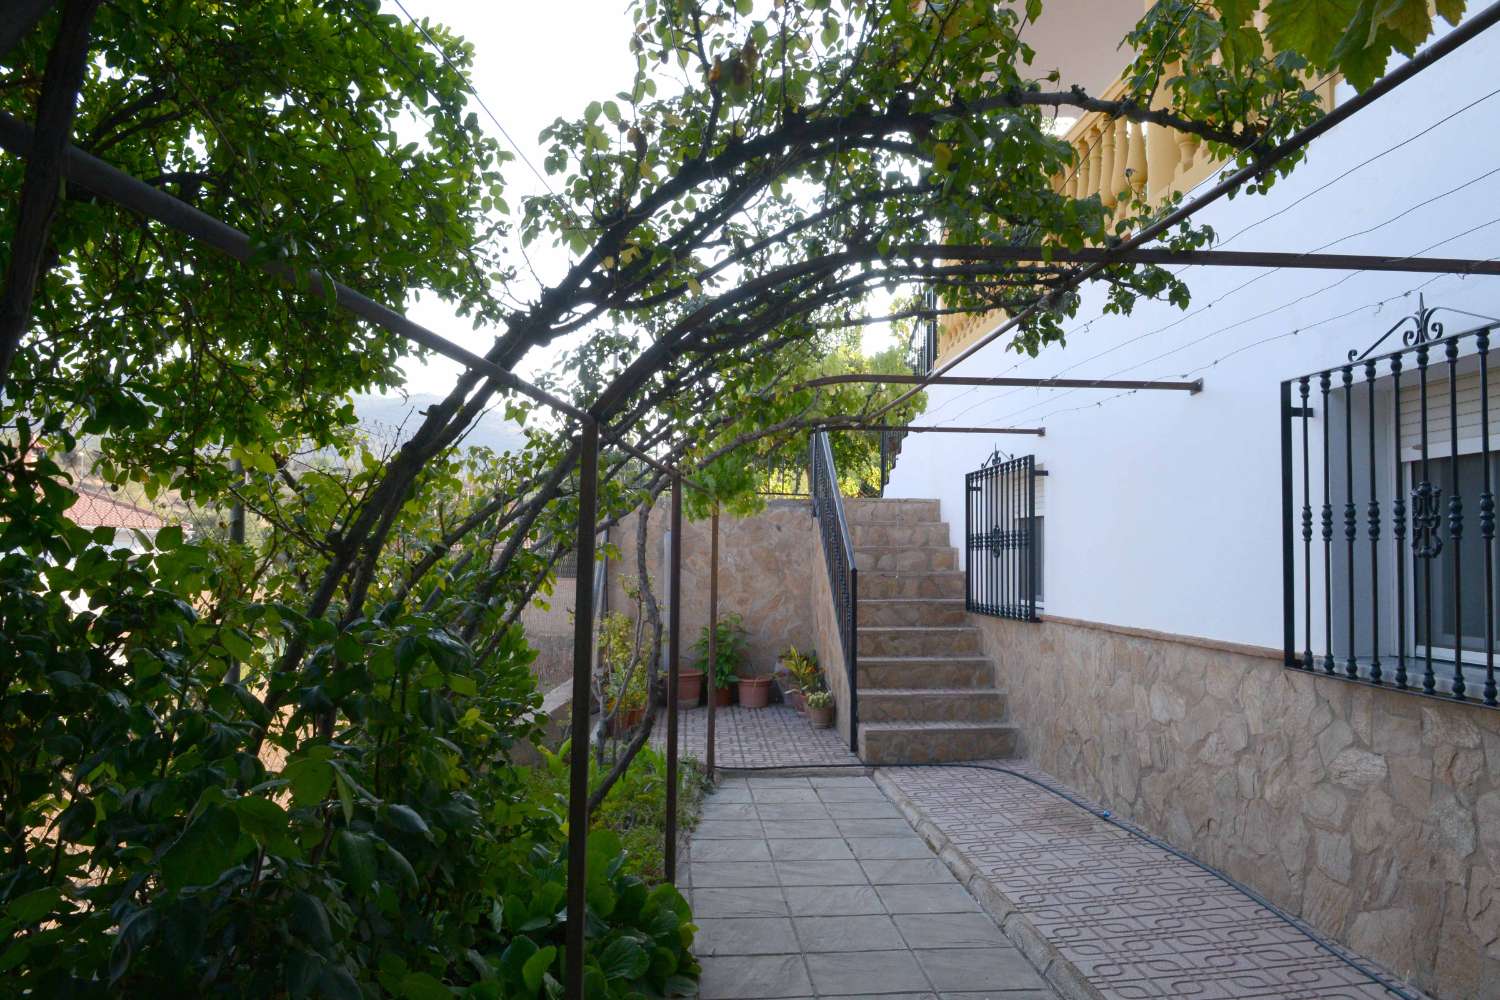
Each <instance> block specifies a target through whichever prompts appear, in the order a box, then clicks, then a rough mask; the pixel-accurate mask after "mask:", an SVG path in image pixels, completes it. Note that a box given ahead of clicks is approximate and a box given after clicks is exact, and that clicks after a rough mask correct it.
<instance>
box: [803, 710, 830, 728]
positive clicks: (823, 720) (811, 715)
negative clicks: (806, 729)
mask: <svg viewBox="0 0 1500 1000" xmlns="http://www.w3.org/2000/svg"><path fill="white" fill-rule="evenodd" d="M807 721H808V722H811V723H812V726H813V728H814V729H827V728H828V727H829V726H831V725H833V706H832V705H824V706H823V707H822V708H814V707H812V706H811V705H809V706H807Z"/></svg>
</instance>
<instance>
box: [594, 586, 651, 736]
mask: <svg viewBox="0 0 1500 1000" xmlns="http://www.w3.org/2000/svg"><path fill="white" fill-rule="evenodd" d="M636 629H637V625H636V623H635V622H632V621H631V620H630V618H629V617H628V616H626V615H624V614H622V613H620V612H618V611H614V612H611V613H609V614H607V615H605V616H604V617H603V618H601V619H600V620H599V666H598V680H599V697H600V701H602V702H603V703H604V709H605V711H606V712H607V713H608V715H609V725H610V731H611V732H612V733H614V734H616V735H618V734H621V733H625V732H628V731H630V730H631V729H634V728H635V727H636V726H637V725H639V724H640V721H641V718H642V717H643V716H644V715H645V712H646V703H647V701H648V700H649V699H648V697H647V695H648V694H649V691H648V690H647V686H646V665H645V664H644V663H640V662H638V660H639V657H638V656H637V650H638V645H637V642H636V635H635V633H636Z"/></svg>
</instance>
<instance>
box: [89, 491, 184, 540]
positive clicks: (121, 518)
mask: <svg viewBox="0 0 1500 1000" xmlns="http://www.w3.org/2000/svg"><path fill="white" fill-rule="evenodd" d="M73 489H74V492H76V493H77V494H78V502H77V503H75V504H74V505H73V506H71V507H69V508H68V510H67V515H68V519H69V520H71V521H72V522H73V523H74V524H77V525H81V526H82V527H85V528H141V529H144V530H146V531H155V530H157V529H158V528H162V527H164V526H165V525H166V523H167V522H166V519H165V518H163V517H162V516H161V515H160V514H157V513H156V512H154V511H150V510H147V509H145V508H144V507H137V506H136V505H135V504H133V503H130V502H128V501H126V500H121V499H119V498H118V497H113V496H110V495H109V494H108V493H106V492H104V491H102V490H98V489H95V488H93V487H90V486H82V485H78V486H74V487H73Z"/></svg>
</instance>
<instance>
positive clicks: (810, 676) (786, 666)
mask: <svg viewBox="0 0 1500 1000" xmlns="http://www.w3.org/2000/svg"><path fill="white" fill-rule="evenodd" d="M778 669H779V671H780V672H781V673H782V674H783V675H784V677H783V679H782V689H781V696H782V698H784V699H785V700H786V703H787V704H788V705H791V706H792V707H793V708H795V709H796V710H797V711H799V712H803V711H806V708H807V706H806V705H805V703H804V701H803V699H804V698H805V697H806V695H807V693H808V692H811V691H820V690H822V689H823V687H824V685H823V675H822V673H821V672H820V671H819V670H818V655H817V654H816V653H812V652H808V653H804V652H802V651H801V650H799V649H798V648H797V647H796V646H788V647H787V648H786V650H785V651H784V652H783V653H782V654H781V664H780V667H779V668H778Z"/></svg>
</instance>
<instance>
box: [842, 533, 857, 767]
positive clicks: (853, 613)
mask: <svg viewBox="0 0 1500 1000" xmlns="http://www.w3.org/2000/svg"><path fill="white" fill-rule="evenodd" d="M845 656H847V657H848V660H849V752H850V753H852V754H854V755H855V756H856V757H857V756H859V568H858V567H856V566H855V565H854V553H853V552H850V553H849V645H848V652H847V653H846V654H845Z"/></svg>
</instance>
